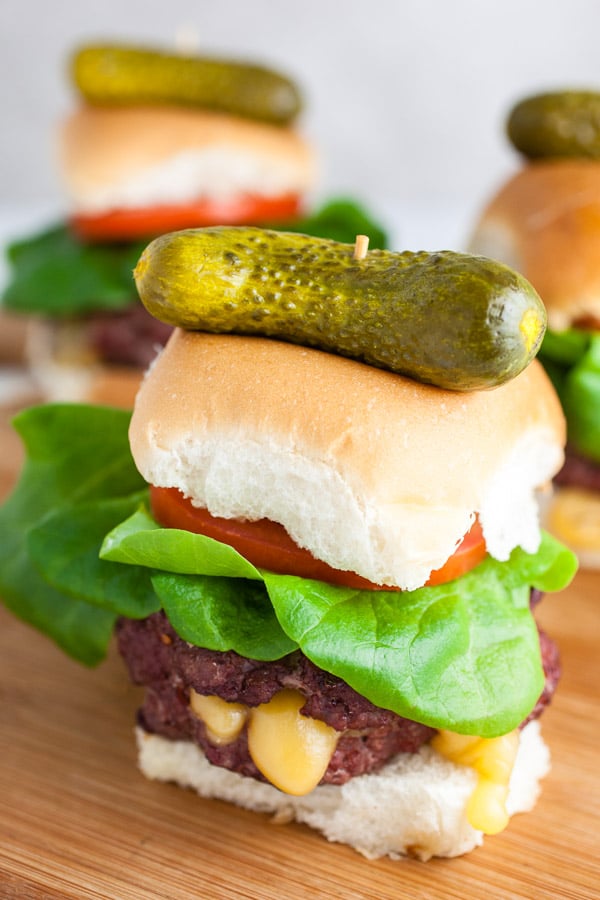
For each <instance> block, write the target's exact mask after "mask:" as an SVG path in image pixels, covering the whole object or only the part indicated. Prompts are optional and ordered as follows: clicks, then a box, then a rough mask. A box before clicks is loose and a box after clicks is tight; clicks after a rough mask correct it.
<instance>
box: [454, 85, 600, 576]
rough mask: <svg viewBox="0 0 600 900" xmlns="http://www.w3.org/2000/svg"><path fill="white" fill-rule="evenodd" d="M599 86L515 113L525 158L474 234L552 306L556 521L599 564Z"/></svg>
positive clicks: (526, 103) (480, 249)
mask: <svg viewBox="0 0 600 900" xmlns="http://www.w3.org/2000/svg"><path fill="white" fill-rule="evenodd" d="M599 112H600V94H597V93H593V92H589V91H564V92H558V93H550V94H543V95H538V96H534V97H529V98H527V99H525V100H523V101H522V102H520V103H519V104H517V105H516V106H515V108H514V109H513V110H512V111H511V114H510V116H509V118H508V126H507V127H508V135H509V137H510V139H511V141H512V143H513V144H514V146H515V147H516V149H517V150H518V151H520V152H521V153H522V154H523V156H524V161H523V165H522V167H521V168H520V169H519V171H517V172H516V174H515V175H514V176H513V177H512V178H511V179H509V181H508V182H507V183H506V184H504V185H503V186H502V187H501V188H500V189H499V190H498V192H497V193H496V195H495V196H494V197H492V199H491V200H490V201H489V203H488V204H487V206H486V207H485V209H484V210H483V212H482V214H481V216H480V218H479V221H478V222H477V224H476V227H475V229H474V233H473V235H472V238H471V242H470V249H471V250H472V252H474V253H483V254H486V255H488V256H491V257H494V258H496V259H499V260H503V261H504V262H506V263H507V264H508V265H510V266H512V267H513V268H515V269H517V270H518V271H519V272H522V273H523V275H524V276H525V277H526V278H527V279H528V280H529V281H530V282H531V283H532V284H533V285H534V286H535V288H536V290H537V291H538V292H539V294H540V296H541V297H542V300H543V301H544V304H545V306H546V309H547V311H548V331H547V332H546V336H545V338H544V342H543V344H542V347H541V350H540V354H539V359H540V361H541V362H542V364H543V365H544V367H545V368H546V370H547V372H548V374H549V375H550V377H551V379H552V381H553V383H554V386H555V388H556V390H557V392H558V395H559V397H560V399H561V401H562V405H563V409H564V412H565V415H566V419H567V434H568V440H567V452H566V461H565V465H564V467H563V468H562V469H561V471H560V472H559V473H558V475H557V476H556V478H555V480H554V483H555V485H556V488H557V489H556V491H555V492H554V495H553V498H552V500H551V501H550V504H549V508H548V516H547V524H548V527H549V528H550V530H551V531H552V532H553V533H554V534H556V535H557V536H558V537H559V538H560V539H561V540H563V541H565V542H566V543H567V544H568V545H569V546H571V547H572V548H573V549H574V550H576V552H577V554H578V556H579V558H580V561H581V563H582V564H584V565H588V566H598V565H600V265H599V260H600V130H599V124H598V123H599V122H600V117H599Z"/></svg>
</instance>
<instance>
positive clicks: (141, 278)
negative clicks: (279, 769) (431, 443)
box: [134, 227, 546, 391]
mask: <svg viewBox="0 0 600 900" xmlns="http://www.w3.org/2000/svg"><path fill="white" fill-rule="evenodd" d="M353 249H354V248H353V245H351V244H340V243H337V242H336V241H331V240H326V239H321V238H312V237H308V236H306V235H301V234H289V233H284V232H276V231H267V230H262V229H258V228H228V227H215V228H203V229H192V230H188V231H179V232H174V233H171V234H167V235H163V236H162V237H160V238H158V239H157V240H155V241H153V242H152V243H151V244H150V245H149V246H148V247H147V248H146V250H145V251H144V253H143V254H142V256H141V258H140V261H139V263H138V265H137V267H136V269H135V273H134V275H135V280H136V284H137V288H138V292H139V295H140V298H141V300H142V302H143V303H144V305H145V306H146V308H147V309H148V311H149V312H150V313H151V314H152V315H153V316H155V317H156V318H157V319H160V320H161V321H163V322H167V323H168V324H170V325H176V326H180V327H182V328H185V329H188V330H200V331H208V332H213V333H235V334H246V335H262V336H265V337H271V338H276V339H279V340H284V341H290V342H292V343H297V344H303V345H305V346H309V347H316V348H318V349H321V350H325V351H328V352H332V353H337V354H339V355H341V356H347V357H350V358H352V359H356V360H360V361H362V362H365V363H368V364H369V365H372V366H377V367H379V368H383V369H388V370H389V371H392V372H396V373H399V374H403V375H407V376H409V377H411V378H413V379H415V380H417V381H421V382H425V383H429V384H433V385H437V386H438V387H442V388H446V389H450V390H460V391H469V390H481V389H485V388H491V387H494V386H496V385H498V384H502V383H503V382H505V381H508V380H509V379H511V378H513V377H515V376H516V375H517V374H518V373H519V372H520V371H522V369H524V368H525V366H527V365H528V364H529V362H530V361H531V359H532V358H533V356H534V355H535V353H536V352H537V349H538V348H539V345H540V343H541V340H542V337H543V334H544V331H545V327H546V313H545V309H544V306H543V304H542V302H541V300H540V299H539V297H538V295H537V294H536V292H535V291H534V289H533V288H532V287H531V285H530V284H529V282H527V281H526V280H525V279H524V278H523V277H522V276H520V275H518V274H517V273H516V272H513V271H512V270H511V269H509V268H508V267H506V266H504V265H502V264H500V263H497V262H495V261H493V260H490V259H486V258H484V257H476V256H469V255H467V254H463V253H455V252H452V251H443V252H440V253H426V252H419V253H412V252H403V253H395V252H392V251H389V250H373V251H370V252H368V253H367V255H366V256H365V257H364V258H363V259H358V260H357V259H354V258H353ZM524 323H525V324H526V327H524Z"/></svg>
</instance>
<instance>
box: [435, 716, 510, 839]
mask: <svg viewBox="0 0 600 900" xmlns="http://www.w3.org/2000/svg"><path fill="white" fill-rule="evenodd" d="M431 745H432V747H433V748H434V749H435V750H437V751H438V753H441V754H442V756H445V757H446V758H447V759H449V760H451V761H452V762H455V763H458V764H459V765H464V766H471V768H473V769H475V771H476V772H477V775H478V778H477V784H476V786H475V790H474V791H473V793H472V794H471V797H470V798H469V802H468V804H467V810H466V812H467V820H468V822H469V824H470V825H472V826H473V828H476V829H477V830H478V831H483V832H484V834H497V833H498V832H499V831H502V830H503V829H504V828H506V826H507V825H508V820H509V815H508V812H507V810H506V800H507V797H508V787H509V782H510V776H511V773H512V770H513V767H514V764H515V759H516V755H517V750H518V749H519V733H518V731H511V732H510V733H509V734H504V735H502V736H501V737H497V738H480V737H476V736H472V735H466V734H454V733H453V732H452V731H440V732H439V734H437V735H436V736H435V737H434V738H433V740H432V742H431Z"/></svg>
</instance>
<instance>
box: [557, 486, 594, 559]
mask: <svg viewBox="0 0 600 900" xmlns="http://www.w3.org/2000/svg"><path fill="white" fill-rule="evenodd" d="M548 527H549V528H550V530H551V531H552V532H553V534H555V535H556V536H557V537H559V538H562V539H563V540H564V541H565V543H566V544H570V545H571V546H573V547H577V548H579V549H581V550H597V549H598V547H600V497H596V496H594V494H593V493H592V492H591V491H585V490H582V489H581V488H576V487H564V488H561V489H560V490H559V491H557V493H556V494H555V496H554V499H553V501H552V505H551V507H550V513H549V516H548Z"/></svg>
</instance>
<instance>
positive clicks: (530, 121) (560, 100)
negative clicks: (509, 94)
mask: <svg viewBox="0 0 600 900" xmlns="http://www.w3.org/2000/svg"><path fill="white" fill-rule="evenodd" d="M506 130H507V133H508V137H509V139H510V141H511V142H512V144H513V146H514V147H515V148H516V149H517V150H518V151H519V152H520V153H522V154H523V155H524V156H526V157H527V158H528V159H566V158H583V159H600V93H597V92H595V91H557V92H555V93H546V94H537V95H536V96H534V97H527V98H525V99H524V100H522V101H521V102H520V103H517V105H516V106H515V107H514V108H513V109H512V111H511V112H510V115H509V117H508V121H507V125H506Z"/></svg>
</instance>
